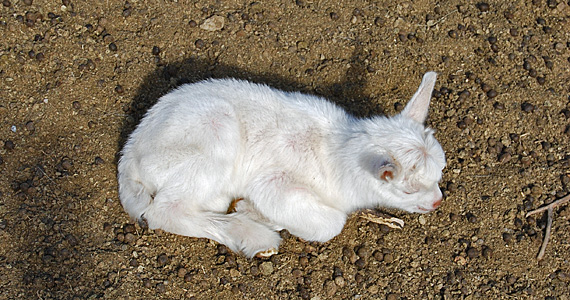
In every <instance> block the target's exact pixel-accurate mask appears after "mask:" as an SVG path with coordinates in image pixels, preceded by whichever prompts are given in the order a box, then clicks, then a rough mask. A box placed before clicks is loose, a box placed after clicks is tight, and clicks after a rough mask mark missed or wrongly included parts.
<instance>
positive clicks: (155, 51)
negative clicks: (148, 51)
mask: <svg viewBox="0 0 570 300" xmlns="http://www.w3.org/2000/svg"><path fill="white" fill-rule="evenodd" d="M158 54H160V48H158V46H153V47H152V55H158Z"/></svg>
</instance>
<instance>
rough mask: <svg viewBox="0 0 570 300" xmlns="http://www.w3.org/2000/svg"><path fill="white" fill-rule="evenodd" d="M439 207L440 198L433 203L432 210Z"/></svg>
mask: <svg viewBox="0 0 570 300" xmlns="http://www.w3.org/2000/svg"><path fill="white" fill-rule="evenodd" d="M440 205H441V198H439V200H437V201H435V202H434V203H433V209H436V208H438V207H439V206H440Z"/></svg>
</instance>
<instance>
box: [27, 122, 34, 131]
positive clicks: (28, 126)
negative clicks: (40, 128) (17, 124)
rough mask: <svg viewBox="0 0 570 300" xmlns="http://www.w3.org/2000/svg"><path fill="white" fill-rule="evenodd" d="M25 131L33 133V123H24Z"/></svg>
mask: <svg viewBox="0 0 570 300" xmlns="http://www.w3.org/2000/svg"><path fill="white" fill-rule="evenodd" d="M26 129H27V130H28V131H29V132H34V131H35V130H36V126H35V125H34V121H28V122H26Z"/></svg>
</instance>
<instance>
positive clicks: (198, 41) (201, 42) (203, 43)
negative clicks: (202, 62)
mask: <svg viewBox="0 0 570 300" xmlns="http://www.w3.org/2000/svg"><path fill="white" fill-rule="evenodd" d="M194 46H196V48H198V49H202V48H204V46H206V43H205V42H204V41H203V40H201V39H198V40H196V42H194Z"/></svg>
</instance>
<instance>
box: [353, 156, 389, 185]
mask: <svg viewBox="0 0 570 300" xmlns="http://www.w3.org/2000/svg"><path fill="white" fill-rule="evenodd" d="M360 163H361V164H362V168H363V169H365V170H366V171H368V172H370V173H371V174H372V175H374V176H375V177H376V178H378V179H380V180H382V181H386V182H388V181H390V180H392V179H394V178H395V177H396V176H397V175H398V167H397V165H396V163H395V162H394V160H393V159H392V157H391V156H389V155H386V154H377V153H368V154H365V155H363V156H362V157H361V160H360Z"/></svg>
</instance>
